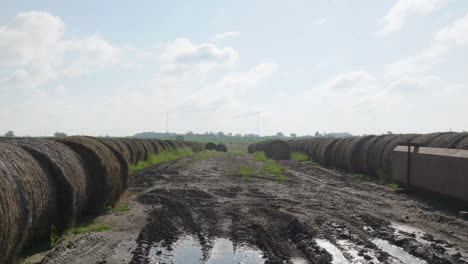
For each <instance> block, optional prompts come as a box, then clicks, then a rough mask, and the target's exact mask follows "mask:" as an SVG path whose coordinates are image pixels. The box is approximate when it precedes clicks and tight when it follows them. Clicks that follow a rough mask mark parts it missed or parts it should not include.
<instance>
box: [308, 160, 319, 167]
mask: <svg viewBox="0 0 468 264" xmlns="http://www.w3.org/2000/svg"><path fill="white" fill-rule="evenodd" d="M304 163H305V164H310V165H315V166H319V165H320V164H318V163H317V162H316V161H314V160H307V161H304Z"/></svg>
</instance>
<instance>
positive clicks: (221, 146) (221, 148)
mask: <svg viewBox="0 0 468 264" xmlns="http://www.w3.org/2000/svg"><path fill="white" fill-rule="evenodd" d="M216 151H218V152H227V151H228V149H227V146H226V145H224V144H223V143H219V144H218V145H217V146H216Z"/></svg>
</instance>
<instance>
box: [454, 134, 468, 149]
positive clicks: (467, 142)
mask: <svg viewBox="0 0 468 264" xmlns="http://www.w3.org/2000/svg"><path fill="white" fill-rule="evenodd" d="M463 134H464V137H462V138H461V139H459V140H458V142H456V143H455V144H454V146H453V148H455V149H466V150H468V133H463Z"/></svg>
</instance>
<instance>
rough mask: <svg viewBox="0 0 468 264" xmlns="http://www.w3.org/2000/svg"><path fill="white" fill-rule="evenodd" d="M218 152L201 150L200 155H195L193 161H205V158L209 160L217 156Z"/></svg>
mask: <svg viewBox="0 0 468 264" xmlns="http://www.w3.org/2000/svg"><path fill="white" fill-rule="evenodd" d="M218 153H219V152H216V151H215V150H207V149H205V150H203V151H202V152H200V153H197V155H196V156H195V160H201V159H206V158H209V157H211V156H213V155H216V154H218Z"/></svg>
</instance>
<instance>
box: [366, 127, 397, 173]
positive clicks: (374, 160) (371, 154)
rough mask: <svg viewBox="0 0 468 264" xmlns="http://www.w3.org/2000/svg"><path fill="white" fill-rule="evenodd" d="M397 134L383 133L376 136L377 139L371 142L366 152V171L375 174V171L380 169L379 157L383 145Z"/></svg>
mask: <svg viewBox="0 0 468 264" xmlns="http://www.w3.org/2000/svg"><path fill="white" fill-rule="evenodd" d="M397 137H398V135H383V136H378V139H377V140H376V141H375V142H374V144H372V146H371V147H370V148H369V151H368V152H367V172H368V174H369V175H373V176H377V172H378V171H379V169H381V164H380V161H381V157H382V154H383V152H384V149H385V147H386V146H387V145H388V144H389V143H390V142H391V141H392V140H394V139H396V138H397Z"/></svg>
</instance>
